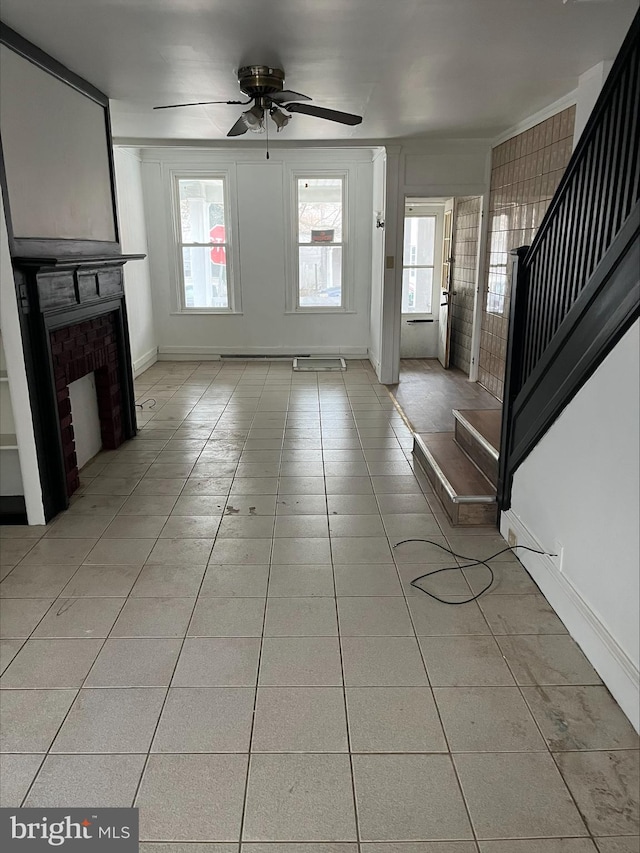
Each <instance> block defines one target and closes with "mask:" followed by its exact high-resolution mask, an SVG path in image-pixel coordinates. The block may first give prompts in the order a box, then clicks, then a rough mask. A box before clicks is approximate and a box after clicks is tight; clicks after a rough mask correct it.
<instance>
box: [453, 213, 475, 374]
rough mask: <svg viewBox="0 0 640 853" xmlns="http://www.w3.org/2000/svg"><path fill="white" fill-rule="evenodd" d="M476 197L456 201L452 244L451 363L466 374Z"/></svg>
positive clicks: (473, 265)
mask: <svg viewBox="0 0 640 853" xmlns="http://www.w3.org/2000/svg"><path fill="white" fill-rule="evenodd" d="M480 207H481V198H480V196H476V197H469V198H460V199H457V204H456V218H455V224H454V242H453V247H454V248H453V254H454V259H455V260H454V264H453V282H452V291H453V296H452V299H451V315H452V318H451V362H452V363H453V364H454V365H455V366H456V367H459V368H460V369H461V370H464V372H465V373H467V374H468V373H469V368H470V366H471V335H472V331H473V303H474V299H475V288H476V268H477V259H478V238H479V233H480Z"/></svg>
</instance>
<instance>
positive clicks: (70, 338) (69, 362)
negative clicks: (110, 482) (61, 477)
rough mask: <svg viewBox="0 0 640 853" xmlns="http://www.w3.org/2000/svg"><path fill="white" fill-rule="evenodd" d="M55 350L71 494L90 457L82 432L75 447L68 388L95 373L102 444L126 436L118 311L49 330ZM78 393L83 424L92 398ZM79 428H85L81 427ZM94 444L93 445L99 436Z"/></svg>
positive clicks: (106, 445)
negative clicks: (87, 456)
mask: <svg viewBox="0 0 640 853" xmlns="http://www.w3.org/2000/svg"><path fill="white" fill-rule="evenodd" d="M51 354H52V359H53V372H54V380H55V386H56V397H57V403H58V418H59V422H60V437H61V441H62V453H63V457H64V467H65V477H66V488H67V496H68V497H71V495H72V494H73V493H74V492H75V491H76V489H77V488H78V487H79V485H80V478H79V474H78V468H79V467H81V466H82V464H84V462H86V461H87V460H86V459H85V460H84V462H83V461H81V460H82V456H83V455H84V454H85V453H86V440H85V437H84V436H83V438H82V439H81V440H80V447H77V446H76V437H75V429H74V422H73V411H72V398H71V395H70V391H69V386H70V385H71V384H72V383H74V382H76V381H77V380H78V379H82V378H83V377H86V376H88V375H90V374H93V376H94V381H95V399H96V404H97V417H98V422H99V425H100V441H101V446H102V447H103V448H104V449H105V450H115V449H116V448H117V447H119V446H120V445H121V444H122V442H123V441H124V438H125V436H124V429H123V420H122V390H121V387H120V361H119V354H118V341H117V327H116V317H115V315H114V313H109V314H103V315H101V316H98V317H94V318H93V319H91V320H85V321H84V322H82V323H76V324H74V325H69V326H64V327H63V328H59V329H55V330H53V331H51ZM76 389H77V386H76ZM78 396H79V406H76V407H75V409H76V411H75V417H76V420H77V419H78V417H80V423H81V425H82V424H83V422H84V419H85V417H86V416H88V417H90V415H89V414H88V413H87V412H85V411H84V403H85V402H86V398H87V396H88V395H87V394H86V388H85V391H84V393H83V392H82V391H81V392H80V394H79V395H78V393H77V390H75V391H74V397H76V398H77V397H78ZM81 410H82V411H81ZM81 428H82V429H83V427H82V426H81ZM93 443H94V445H95V439H94V442H93ZM79 449H81V454H80V459H79V456H78V450H79ZM96 452H97V451H96ZM92 455H95V453H94V454H92ZM89 458H90V457H89Z"/></svg>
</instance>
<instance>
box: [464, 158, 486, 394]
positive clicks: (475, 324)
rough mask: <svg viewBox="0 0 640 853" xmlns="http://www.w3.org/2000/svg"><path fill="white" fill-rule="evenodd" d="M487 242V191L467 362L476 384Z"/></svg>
mask: <svg viewBox="0 0 640 853" xmlns="http://www.w3.org/2000/svg"><path fill="white" fill-rule="evenodd" d="M486 174H487V187H489V186H490V183H491V152H489V153H488V154H487V163H486ZM488 240H489V190H487V191H486V192H485V193H483V194H482V195H481V196H480V222H479V223H478V259H477V268H476V292H475V296H474V300H473V320H472V326H471V353H470V361H469V382H477V381H478V376H479V373H480V341H481V339H482V314H483V311H484V294H485V290H486V287H487V284H488V280H487V277H486V275H485V267H486V263H487V242H488Z"/></svg>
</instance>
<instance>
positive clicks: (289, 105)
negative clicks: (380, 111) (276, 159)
mask: <svg viewBox="0 0 640 853" xmlns="http://www.w3.org/2000/svg"><path fill="white" fill-rule="evenodd" d="M238 85H239V86H240V91H241V92H242V93H243V94H245V95H247V96H248V98H249V100H248V101H196V102H195V103H189V104H169V105H167V106H161V107H154V109H155V110H168V109H172V108H174V107H194V106H206V105H208V104H240V105H243V106H246V105H247V104H250V103H251V102H252V101H253V106H252V107H251V109H249V110H247V111H246V112H243V113H242V115H241V116H240V118H239V119H238V120H237V121H236V123H235V124H234V125H233V127H232V128H231V129H230V130H229V131H228V133H227V136H242V135H243V134H245V133H246V132H247V131H248V130H251V131H253V132H254V133H263V132H264V131H265V130H266V121H265V116H266V115H267V114H268V115H269V116H271V119H272V121H273V122H274V124H275V125H276V128H277V130H278V132H279V131H281V130H282V129H283V128H284V127H286V126H287V125H288V124H289V122H290V121H291V118H292V116H291V115H287V113H285V112H283V110H282V109H281V107H284V109H285V110H287V112H288V113H300V114H301V115H308V116H314V117H315V118H322V119H325V120H327V121H335V122H338V123H339V124H346V125H350V126H351V127H353V126H355V125H357V124H360V123H361V122H362V116H358V115H353V114H352V113H344V112H340V111H339V110H330V109H327V108H326V107H316V106H314V105H313V104H308V103H305V102H306V101H310V100H311V98H310V97H309V96H308V95H303V94H301V93H300V92H293V91H291V90H289V89H285V88H284V71H283V70H282V69H281V68H270V67H269V66H268V65H244V66H243V67H242V68H240V69H238Z"/></svg>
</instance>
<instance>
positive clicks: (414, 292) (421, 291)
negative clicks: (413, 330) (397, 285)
mask: <svg viewBox="0 0 640 853" xmlns="http://www.w3.org/2000/svg"><path fill="white" fill-rule="evenodd" d="M432 292H433V268H426V269H417V270H416V269H405V270H403V271H402V313H403V314H431V294H432Z"/></svg>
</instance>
